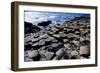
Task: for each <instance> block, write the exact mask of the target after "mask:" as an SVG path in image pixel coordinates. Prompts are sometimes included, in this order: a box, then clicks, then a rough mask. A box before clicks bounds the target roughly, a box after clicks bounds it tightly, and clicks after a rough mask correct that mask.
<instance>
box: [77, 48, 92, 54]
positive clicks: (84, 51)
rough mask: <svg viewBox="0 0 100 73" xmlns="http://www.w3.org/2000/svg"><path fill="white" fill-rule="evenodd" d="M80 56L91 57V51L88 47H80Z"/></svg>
mask: <svg viewBox="0 0 100 73" xmlns="http://www.w3.org/2000/svg"><path fill="white" fill-rule="evenodd" d="M79 53H80V55H89V54H90V49H89V48H88V47H87V46H80V51H79Z"/></svg>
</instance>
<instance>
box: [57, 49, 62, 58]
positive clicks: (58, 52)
mask: <svg viewBox="0 0 100 73" xmlns="http://www.w3.org/2000/svg"><path fill="white" fill-rule="evenodd" d="M56 55H57V56H59V57H61V56H63V55H64V51H63V49H59V50H58V51H57V52H56Z"/></svg>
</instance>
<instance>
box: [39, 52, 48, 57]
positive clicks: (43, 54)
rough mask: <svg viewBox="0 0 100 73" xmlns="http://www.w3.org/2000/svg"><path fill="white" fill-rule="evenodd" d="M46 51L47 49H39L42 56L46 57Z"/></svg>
mask: <svg viewBox="0 0 100 73" xmlns="http://www.w3.org/2000/svg"><path fill="white" fill-rule="evenodd" d="M45 53H46V50H40V51H39V54H40V55H41V57H42V58H46V57H45Z"/></svg>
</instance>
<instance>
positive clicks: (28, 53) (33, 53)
mask: <svg viewBox="0 0 100 73" xmlns="http://www.w3.org/2000/svg"><path fill="white" fill-rule="evenodd" d="M38 54H39V53H38V51H37V50H28V51H26V52H25V56H27V57H29V58H32V57H36V56H37V55H38Z"/></svg>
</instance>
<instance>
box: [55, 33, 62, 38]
mask: <svg viewBox="0 0 100 73" xmlns="http://www.w3.org/2000/svg"><path fill="white" fill-rule="evenodd" d="M53 37H55V38H61V36H60V35H58V34H53Z"/></svg>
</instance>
